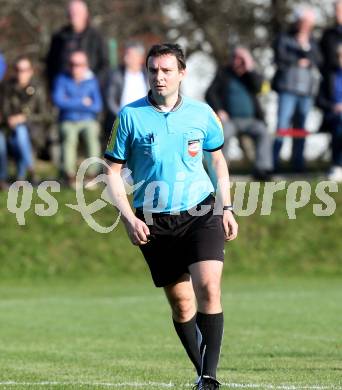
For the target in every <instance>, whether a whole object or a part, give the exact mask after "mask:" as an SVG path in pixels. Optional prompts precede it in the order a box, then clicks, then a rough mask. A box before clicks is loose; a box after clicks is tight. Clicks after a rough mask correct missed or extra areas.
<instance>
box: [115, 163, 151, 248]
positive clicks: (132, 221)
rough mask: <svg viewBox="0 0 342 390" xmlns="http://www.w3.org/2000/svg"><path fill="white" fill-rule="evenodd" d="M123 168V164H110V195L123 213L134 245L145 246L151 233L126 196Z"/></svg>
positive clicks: (124, 221)
mask: <svg viewBox="0 0 342 390" xmlns="http://www.w3.org/2000/svg"><path fill="white" fill-rule="evenodd" d="M122 167H123V164H118V163H112V162H111V163H110V169H109V171H108V176H109V188H108V190H109V195H110V197H111V199H112V200H113V204H114V205H115V207H117V208H118V209H119V211H121V214H122V221H123V223H124V225H125V227H126V230H127V233H128V236H129V238H130V240H131V242H132V243H133V244H134V245H143V244H146V243H147V242H148V235H149V234H150V231H149V228H148V226H147V225H146V224H145V222H143V221H142V220H141V219H139V218H137V217H136V216H135V214H134V212H133V210H132V207H131V205H130V203H129V200H128V197H127V194H126V190H125V184H124V182H123V180H122V177H121V170H122Z"/></svg>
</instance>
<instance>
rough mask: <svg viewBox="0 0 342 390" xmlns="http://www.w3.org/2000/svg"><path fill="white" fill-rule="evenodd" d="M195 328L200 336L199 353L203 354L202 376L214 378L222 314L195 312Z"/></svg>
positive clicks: (218, 355)
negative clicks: (201, 339) (201, 338)
mask: <svg viewBox="0 0 342 390" xmlns="http://www.w3.org/2000/svg"><path fill="white" fill-rule="evenodd" d="M196 322H197V326H198V328H199V330H200V332H201V334H202V337H203V341H202V345H201V353H204V355H203V356H202V358H203V367H202V375H209V376H211V377H213V378H216V369H217V365H218V361H219V357H220V351H221V343H222V336H223V313H217V314H203V313H200V312H197V318H196Z"/></svg>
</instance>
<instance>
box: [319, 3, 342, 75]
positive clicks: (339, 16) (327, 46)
mask: <svg viewBox="0 0 342 390" xmlns="http://www.w3.org/2000/svg"><path fill="white" fill-rule="evenodd" d="M340 44H342V0H338V1H336V2H335V25H334V26H332V27H329V28H327V29H326V30H325V31H324V32H323V36H322V39H321V42H320V46H321V51H322V55H323V66H322V69H323V71H322V74H323V75H324V74H325V72H329V71H331V70H333V71H334V70H336V68H338V67H339V61H338V58H337V56H336V52H337V47H338V46H339V45H340Z"/></svg>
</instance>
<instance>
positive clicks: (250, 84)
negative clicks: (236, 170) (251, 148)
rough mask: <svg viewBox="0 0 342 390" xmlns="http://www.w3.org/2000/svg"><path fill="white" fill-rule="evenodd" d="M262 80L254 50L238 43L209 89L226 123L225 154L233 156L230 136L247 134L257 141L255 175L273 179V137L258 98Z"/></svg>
mask: <svg viewBox="0 0 342 390" xmlns="http://www.w3.org/2000/svg"><path fill="white" fill-rule="evenodd" d="M262 83H263V77H262V76H261V75H260V74H258V73H257V72H256V70H255V65H254V60H253V58H252V56H251V54H250V52H249V51H248V50H247V49H245V48H243V47H237V48H236V49H235V50H234V52H233V57H232V62H231V65H229V66H226V67H223V68H220V69H218V71H217V74H216V76H215V78H214V80H213V82H212V84H211V85H210V87H209V88H208V90H207V92H206V100H207V102H208V104H209V105H210V106H211V107H212V108H213V110H214V111H215V112H216V113H217V115H218V116H219V118H220V120H221V122H222V124H223V129H224V137H225V146H224V149H223V153H224V155H225V158H226V159H227V160H229V156H228V143H229V141H230V139H231V138H232V137H233V136H234V135H238V134H247V135H249V136H250V137H251V138H252V139H253V141H254V144H255V163H254V164H255V169H254V177H255V178H256V179H257V180H269V178H270V176H269V172H270V171H271V170H272V168H273V167H272V156H271V140H270V136H269V134H268V131H267V127H266V125H265V122H264V115H263V112H262V110H261V107H260V104H259V102H258V99H257V94H258V93H259V92H260V90H261V87H262Z"/></svg>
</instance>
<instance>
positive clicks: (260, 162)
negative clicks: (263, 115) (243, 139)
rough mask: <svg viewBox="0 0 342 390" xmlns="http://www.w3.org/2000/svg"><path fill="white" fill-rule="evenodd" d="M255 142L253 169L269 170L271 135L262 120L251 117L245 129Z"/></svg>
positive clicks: (271, 166)
mask: <svg viewBox="0 0 342 390" xmlns="http://www.w3.org/2000/svg"><path fill="white" fill-rule="evenodd" d="M246 133H247V134H249V135H250V136H251V137H252V139H253V141H254V143H255V162H254V165H255V170H256V171H259V172H263V171H271V170H272V169H273V161H272V153H271V137H270V135H269V133H268V131H267V127H266V125H265V123H264V122H262V121H261V120H257V119H252V120H251V123H250V124H249V126H248V127H247V129H246Z"/></svg>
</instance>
